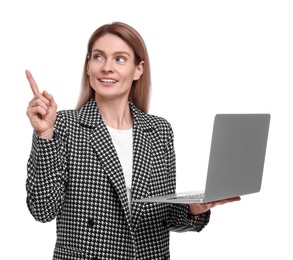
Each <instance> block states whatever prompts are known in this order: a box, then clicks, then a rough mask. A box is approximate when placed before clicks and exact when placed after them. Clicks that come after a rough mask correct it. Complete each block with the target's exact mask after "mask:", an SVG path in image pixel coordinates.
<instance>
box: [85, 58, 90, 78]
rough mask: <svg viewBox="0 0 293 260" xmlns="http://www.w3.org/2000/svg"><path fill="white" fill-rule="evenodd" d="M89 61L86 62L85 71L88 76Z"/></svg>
mask: <svg viewBox="0 0 293 260" xmlns="http://www.w3.org/2000/svg"><path fill="white" fill-rule="evenodd" d="M89 66H90V65H89V61H88V62H87V64H86V72H87V75H88V76H89Z"/></svg>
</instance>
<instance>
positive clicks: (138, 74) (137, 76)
mask: <svg viewBox="0 0 293 260" xmlns="http://www.w3.org/2000/svg"><path fill="white" fill-rule="evenodd" d="M143 66H144V61H141V62H140V63H139V64H138V66H137V67H136V70H135V73H134V77H133V80H139V79H140V77H141V75H142V74H143Z"/></svg>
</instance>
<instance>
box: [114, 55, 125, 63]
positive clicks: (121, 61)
mask: <svg viewBox="0 0 293 260" xmlns="http://www.w3.org/2000/svg"><path fill="white" fill-rule="evenodd" d="M116 61H117V62H119V63H124V62H125V61H126V58H125V57H122V56H119V57H117V58H116Z"/></svg>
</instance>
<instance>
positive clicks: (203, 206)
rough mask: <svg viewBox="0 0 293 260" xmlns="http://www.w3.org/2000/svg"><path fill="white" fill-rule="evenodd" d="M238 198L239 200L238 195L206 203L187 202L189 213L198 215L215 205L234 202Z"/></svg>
mask: <svg viewBox="0 0 293 260" xmlns="http://www.w3.org/2000/svg"><path fill="white" fill-rule="evenodd" d="M239 200H241V198H240V197H234V198H229V199H224V200H217V201H211V202H207V203H192V204H189V212H190V214H191V215H199V214H202V213H204V212H207V211H208V210H210V209H211V208H213V207H215V206H218V205H223V204H226V203H229V202H234V201H239Z"/></svg>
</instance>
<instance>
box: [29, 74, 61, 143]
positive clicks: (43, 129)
mask: <svg viewBox="0 0 293 260" xmlns="http://www.w3.org/2000/svg"><path fill="white" fill-rule="evenodd" d="M25 74H26V77H27V79H28V81H29V84H30V87H31V89H32V91H33V94H34V97H33V99H32V100H31V101H30V102H29V105H28V108H27V111H26V114H27V116H28V118H29V120H30V122H31V125H32V127H33V129H34V130H35V132H36V133H37V134H38V135H39V136H40V137H41V138H44V139H51V138H53V131H54V123H55V120H56V113H57V104H56V103H55V101H54V98H53V96H52V95H50V94H49V93H48V92H47V91H43V93H40V91H39V88H38V86H37V83H36V82H35V80H34V78H33V76H32V74H31V73H30V71H28V70H26V71H25Z"/></svg>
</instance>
